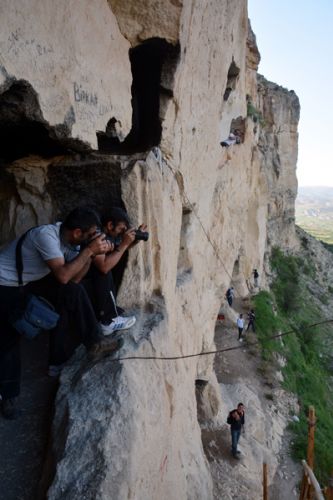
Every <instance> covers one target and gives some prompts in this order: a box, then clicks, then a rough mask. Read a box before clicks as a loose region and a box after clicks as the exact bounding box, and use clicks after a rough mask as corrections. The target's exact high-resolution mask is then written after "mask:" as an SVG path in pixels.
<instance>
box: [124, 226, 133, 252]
mask: <svg viewBox="0 0 333 500" xmlns="http://www.w3.org/2000/svg"><path fill="white" fill-rule="evenodd" d="M134 241H135V228H134V227H131V228H130V229H127V231H126V232H125V233H124V234H123V239H122V242H121V245H124V247H126V248H128V247H129V246H131V245H132V244H133V242H134Z"/></svg>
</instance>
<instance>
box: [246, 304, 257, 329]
mask: <svg viewBox="0 0 333 500" xmlns="http://www.w3.org/2000/svg"><path fill="white" fill-rule="evenodd" d="M255 319H256V315H255V313H254V310H253V309H251V311H250V312H248V313H247V320H248V324H247V328H246V331H247V332H248V331H249V329H250V327H251V328H252V331H253V332H255V331H256V329H255V325H254V322H255Z"/></svg>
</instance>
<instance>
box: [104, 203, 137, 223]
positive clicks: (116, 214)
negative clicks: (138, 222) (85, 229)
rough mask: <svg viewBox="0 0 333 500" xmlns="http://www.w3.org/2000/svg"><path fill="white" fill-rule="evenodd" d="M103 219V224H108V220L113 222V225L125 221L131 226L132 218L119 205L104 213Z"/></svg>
mask: <svg viewBox="0 0 333 500" xmlns="http://www.w3.org/2000/svg"><path fill="white" fill-rule="evenodd" d="M101 221H102V225H103V226H106V224H107V223H108V222H112V224H113V226H116V225H117V224H119V222H125V223H126V224H127V227H129V226H130V220H129V217H128V215H127V213H126V212H125V210H123V209H122V208H119V207H112V208H110V210H108V211H107V212H104V213H102V216H101Z"/></svg>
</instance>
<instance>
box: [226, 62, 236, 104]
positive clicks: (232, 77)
mask: <svg viewBox="0 0 333 500" xmlns="http://www.w3.org/2000/svg"><path fill="white" fill-rule="evenodd" d="M239 73H240V69H239V67H238V66H237V65H236V64H235V61H232V62H231V64H230V66H229V70H228V76H227V85H226V88H225V91H224V95H223V100H224V101H227V100H228V99H229V96H230V94H231V92H232V91H233V90H235V88H236V83H237V80H238V75H239Z"/></svg>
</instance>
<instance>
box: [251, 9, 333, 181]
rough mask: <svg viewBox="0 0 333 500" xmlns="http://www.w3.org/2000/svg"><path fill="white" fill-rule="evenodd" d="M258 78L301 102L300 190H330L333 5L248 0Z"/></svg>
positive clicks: (332, 177) (332, 166) (332, 174)
mask: <svg viewBox="0 0 333 500" xmlns="http://www.w3.org/2000/svg"><path fill="white" fill-rule="evenodd" d="M248 9H249V18H250V19H251V24H252V29H253V31H254V32H255V34H256V36H257V44H258V48H259V51H260V54H261V62H260V65H259V73H261V74H263V75H264V76H265V77H266V78H267V79H268V80H271V81H273V82H276V83H278V84H279V85H282V86H283V87H286V88H288V89H289V90H294V91H295V92H296V94H297V95H298V97H299V100H300V103H301V119H300V123H299V150H298V165H297V177H298V183H299V185H300V186H310V185H313V186H319V185H322V186H324V185H325V186H333V126H332V120H333V0H248Z"/></svg>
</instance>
